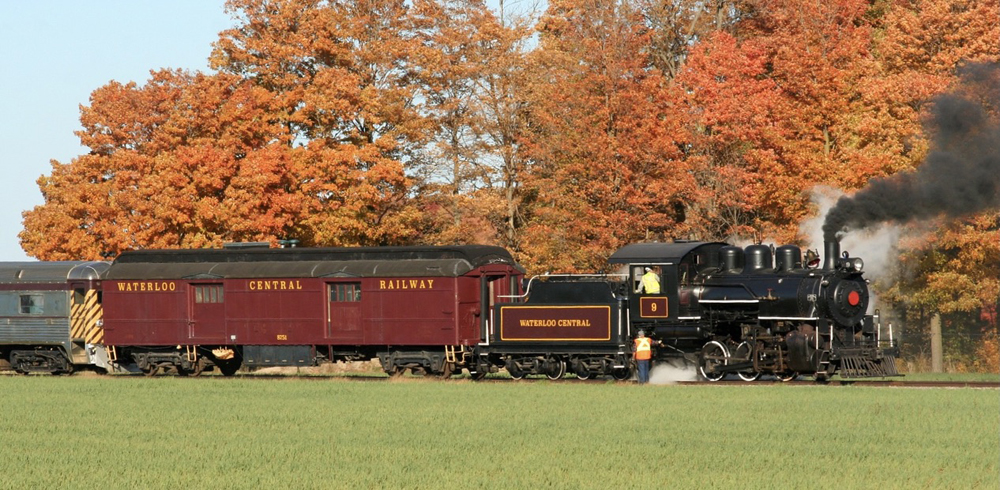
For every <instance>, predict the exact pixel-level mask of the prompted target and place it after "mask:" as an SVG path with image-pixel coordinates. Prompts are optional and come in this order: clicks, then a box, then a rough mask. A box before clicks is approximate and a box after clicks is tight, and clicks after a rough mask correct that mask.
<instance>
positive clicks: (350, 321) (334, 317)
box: [326, 281, 363, 344]
mask: <svg viewBox="0 0 1000 490" xmlns="http://www.w3.org/2000/svg"><path fill="white" fill-rule="evenodd" d="M326 291H327V314H326V337H327V339H329V340H330V341H331V342H335V343H338V344H361V343H362V340H363V336H362V332H361V282H360V281H338V282H331V283H327V285H326Z"/></svg>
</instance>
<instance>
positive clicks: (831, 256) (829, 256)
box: [823, 238, 840, 271]
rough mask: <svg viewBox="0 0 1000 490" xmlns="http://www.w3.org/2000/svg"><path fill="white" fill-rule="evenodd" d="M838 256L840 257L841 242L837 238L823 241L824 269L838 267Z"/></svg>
mask: <svg viewBox="0 0 1000 490" xmlns="http://www.w3.org/2000/svg"><path fill="white" fill-rule="evenodd" d="M837 257H840V242H838V241H837V239H836V238H834V239H833V240H824V241H823V270H825V271H832V270H834V269H836V268H837Z"/></svg>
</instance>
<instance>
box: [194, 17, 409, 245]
mask: <svg viewBox="0 0 1000 490" xmlns="http://www.w3.org/2000/svg"><path fill="white" fill-rule="evenodd" d="M226 5H227V9H228V10H229V11H230V12H231V13H232V14H233V15H234V16H235V17H236V18H237V20H238V22H239V25H238V26H237V27H236V28H233V29H229V30H226V31H224V32H222V33H221V35H220V38H219V41H218V42H217V43H216V46H215V51H214V52H213V54H212V66H213V67H214V68H216V69H219V70H221V71H222V72H224V73H231V74H234V75H237V76H240V77H242V78H245V79H247V80H249V81H252V82H253V83H254V84H255V85H256V86H259V87H262V88H264V89H266V90H267V91H268V92H269V93H270V94H271V96H272V97H273V100H274V106H273V107H272V111H273V113H274V114H276V115H277V116H278V118H279V120H280V121H281V122H282V123H283V124H284V125H285V126H286V127H287V130H288V132H289V133H290V134H292V135H293V138H292V139H291V140H290V141H289V142H288V144H289V145H290V146H293V147H301V148H303V151H304V153H305V157H304V158H303V166H302V168H301V171H302V173H301V174H300V175H298V176H297V178H298V179H299V180H300V181H301V182H302V190H303V193H304V194H305V195H306V196H307V200H306V203H307V207H306V209H305V212H304V214H303V217H302V221H300V222H299V223H298V226H299V229H300V233H301V239H302V240H303V243H304V244H306V245H378V244H390V243H402V242H406V241H408V240H411V239H412V238H413V237H414V235H415V224H416V223H417V221H418V220H419V210H418V209H417V208H416V207H415V206H413V203H412V202H411V199H410V196H409V192H410V190H411V185H412V181H411V179H410V176H408V175H407V171H406V169H407V167H408V166H412V165H417V164H418V163H419V162H418V161H417V160H418V159H419V157H420V154H419V149H420V148H421V147H422V145H423V144H424V142H425V141H426V139H427V129H428V126H429V121H428V119H427V117H425V116H424V115H422V114H421V113H420V111H419V110H417V108H416V107H415V106H416V105H417V103H418V96H419V94H420V91H419V84H418V82H417V81H416V79H415V75H414V71H415V68H414V61H413V59H414V57H415V56H417V54H419V53H420V52H422V51H423V50H424V49H425V48H424V46H422V44H421V42H420V40H419V39H418V38H417V37H416V36H415V35H414V26H413V24H412V19H411V16H410V14H409V11H410V9H409V8H408V6H407V5H406V4H405V2H404V1H403V0H356V1H347V2H325V1H319V0H279V1H268V0H230V1H228V2H227V4H226Z"/></svg>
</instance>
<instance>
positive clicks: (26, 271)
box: [0, 261, 111, 284]
mask: <svg viewBox="0 0 1000 490" xmlns="http://www.w3.org/2000/svg"><path fill="white" fill-rule="evenodd" d="M110 265H111V264H109V263H107V262H85V261H53V262H2V263H0V284H31V283H58V282H66V281H94V280H98V279H101V278H102V277H103V276H104V274H105V272H107V270H108V267H109V266H110Z"/></svg>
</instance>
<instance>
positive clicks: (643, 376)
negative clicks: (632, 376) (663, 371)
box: [635, 359, 649, 384]
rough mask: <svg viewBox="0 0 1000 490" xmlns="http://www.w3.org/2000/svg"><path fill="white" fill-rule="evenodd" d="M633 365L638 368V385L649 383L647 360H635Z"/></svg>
mask: <svg viewBox="0 0 1000 490" xmlns="http://www.w3.org/2000/svg"><path fill="white" fill-rule="evenodd" d="M635 364H636V366H637V367H638V368H639V384H646V383H649V359H642V360H639V359H636V361H635Z"/></svg>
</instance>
